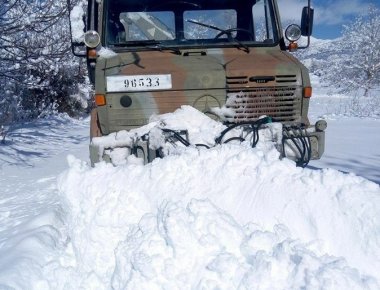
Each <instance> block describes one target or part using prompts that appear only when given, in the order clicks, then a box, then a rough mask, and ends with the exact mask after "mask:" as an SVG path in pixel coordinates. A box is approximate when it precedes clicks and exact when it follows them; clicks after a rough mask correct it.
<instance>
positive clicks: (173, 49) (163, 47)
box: [147, 43, 181, 55]
mask: <svg viewBox="0 0 380 290" xmlns="http://www.w3.org/2000/svg"><path fill="white" fill-rule="evenodd" d="M147 48H150V49H155V50H158V51H164V50H170V51H171V52H173V53H174V54H177V55H180V54H181V50H180V49H179V48H176V47H169V46H166V45H162V44H161V43H157V44H156V45H153V46H147Z"/></svg>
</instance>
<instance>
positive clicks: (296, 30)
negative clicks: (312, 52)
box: [285, 24, 301, 42]
mask: <svg viewBox="0 0 380 290" xmlns="http://www.w3.org/2000/svg"><path fill="white" fill-rule="evenodd" d="M285 37H286V39H287V40H289V41H291V42H293V41H297V40H298V39H300V37H301V27H299V26H298V25H297V24H290V25H289V26H288V27H287V28H286V30H285Z"/></svg>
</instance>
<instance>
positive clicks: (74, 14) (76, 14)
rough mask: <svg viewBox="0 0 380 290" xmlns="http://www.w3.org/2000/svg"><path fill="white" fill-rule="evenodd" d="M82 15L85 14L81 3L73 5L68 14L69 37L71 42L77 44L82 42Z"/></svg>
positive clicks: (83, 27)
mask: <svg viewBox="0 0 380 290" xmlns="http://www.w3.org/2000/svg"><path fill="white" fill-rule="evenodd" d="M84 15H85V13H84V9H83V4H82V3H79V4H78V5H75V6H74V7H73V9H72V10H71V12H70V23H71V37H72V40H73V41H76V42H78V43H82V42H83V41H84V29H85V26H84V21H83V17H84Z"/></svg>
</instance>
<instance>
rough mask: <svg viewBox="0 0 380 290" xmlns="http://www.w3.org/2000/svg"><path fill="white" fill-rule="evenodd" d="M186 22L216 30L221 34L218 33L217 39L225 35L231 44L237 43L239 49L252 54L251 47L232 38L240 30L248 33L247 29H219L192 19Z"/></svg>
mask: <svg viewBox="0 0 380 290" xmlns="http://www.w3.org/2000/svg"><path fill="white" fill-rule="evenodd" d="M186 21H187V22H190V23H193V24H197V25H200V26H203V27H207V28H210V29H214V30H216V31H220V33H218V35H217V36H216V37H215V38H219V37H220V36H222V35H223V34H225V35H227V39H228V40H229V41H230V42H235V43H237V44H238V45H239V47H243V48H244V51H245V52H246V53H249V52H250V49H249V47H248V46H247V45H245V44H244V43H242V42H241V41H240V40H238V39H236V38H235V37H233V36H232V33H233V32H236V31H239V30H242V31H246V30H245V29H239V28H231V29H222V28H219V27H217V26H214V25H210V24H206V23H202V22H198V21H195V20H191V19H187V20H186Z"/></svg>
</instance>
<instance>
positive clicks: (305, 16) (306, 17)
mask: <svg viewBox="0 0 380 290" xmlns="http://www.w3.org/2000/svg"><path fill="white" fill-rule="evenodd" d="M313 20H314V9H313V8H310V7H304V8H303V9H302V18H301V34H302V36H311V34H312V33H313Z"/></svg>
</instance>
